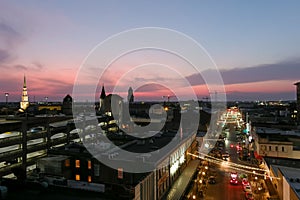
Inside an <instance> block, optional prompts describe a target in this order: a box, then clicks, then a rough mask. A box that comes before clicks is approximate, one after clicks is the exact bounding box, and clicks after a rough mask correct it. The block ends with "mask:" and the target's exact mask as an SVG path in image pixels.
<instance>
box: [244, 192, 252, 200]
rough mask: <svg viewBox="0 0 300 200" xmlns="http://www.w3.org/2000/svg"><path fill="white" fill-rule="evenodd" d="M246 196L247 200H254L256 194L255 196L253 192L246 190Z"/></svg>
mask: <svg viewBox="0 0 300 200" xmlns="http://www.w3.org/2000/svg"><path fill="white" fill-rule="evenodd" d="M245 198H246V199H247V200H254V196H253V194H252V193H251V192H246V193H245Z"/></svg>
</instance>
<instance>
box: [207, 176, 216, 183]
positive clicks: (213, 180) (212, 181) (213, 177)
mask: <svg viewBox="0 0 300 200" xmlns="http://www.w3.org/2000/svg"><path fill="white" fill-rule="evenodd" d="M208 183H209V184H215V183H216V177H215V176H210V177H209V178H208Z"/></svg>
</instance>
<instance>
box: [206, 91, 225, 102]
mask: <svg viewBox="0 0 300 200" xmlns="http://www.w3.org/2000/svg"><path fill="white" fill-rule="evenodd" d="M227 93H228V92H219V91H215V92H209V94H214V95H215V101H217V99H218V98H217V97H218V94H227Z"/></svg>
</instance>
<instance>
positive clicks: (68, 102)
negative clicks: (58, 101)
mask: <svg viewBox="0 0 300 200" xmlns="http://www.w3.org/2000/svg"><path fill="white" fill-rule="evenodd" d="M72 103H73V98H72V97H71V96H70V95H69V94H68V95H67V96H66V97H65V98H64V100H63V105H62V112H63V114H65V115H72Z"/></svg>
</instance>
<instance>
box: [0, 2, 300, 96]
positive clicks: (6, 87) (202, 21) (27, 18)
mask: <svg viewBox="0 0 300 200" xmlns="http://www.w3.org/2000/svg"><path fill="white" fill-rule="evenodd" d="M1 4H2V5H1V8H0V10H1V12H0V13H1V14H0V69H2V70H1V71H2V77H1V80H0V86H1V88H0V92H1V94H2V95H0V101H3V102H4V101H5V100H6V96H5V93H8V94H9V97H8V98H9V101H20V98H21V93H22V82H23V76H24V74H25V75H26V77H27V88H28V95H29V98H30V101H33V99H35V100H36V101H42V100H44V97H47V98H48V99H49V101H61V100H62V99H63V97H65V96H66V95H67V94H72V88H73V84H74V81H75V78H76V73H77V71H78V69H79V67H80V65H81V64H82V63H83V61H84V59H85V58H86V56H87V55H88V54H89V52H90V51H91V50H92V49H93V48H94V47H95V46H96V45H98V44H99V43H100V42H102V41H104V40H105V39H107V38H108V37H110V36H111V35H114V34H117V33H119V32H122V31H126V30H128V29H133V28H140V27H163V28H168V29H173V30H176V31H179V32H182V33H184V34H186V35H188V36H190V37H191V38H193V39H194V40H196V41H197V42H198V43H200V44H201V45H202V46H203V47H204V48H205V49H206V50H207V52H208V53H209V54H210V56H211V58H212V59H213V61H214V62H215V63H216V65H217V66H218V68H219V70H220V73H221V75H222V77H223V80H224V83H225V88H226V91H227V98H228V100H295V99H296V93H295V91H296V89H295V86H294V85H293V84H294V83H295V82H298V81H299V77H298V75H299V74H300V67H299V64H300V59H299V50H300V48H299V45H298V44H299V42H300V41H299V40H300V38H299V33H300V28H299V27H298V26H297V24H298V23H299V21H300V14H298V8H299V7H300V3H299V2H297V1H291V2H289V3H283V2H279V1H274V2H272V3H268V2H259V1H256V2H253V3H251V4H245V3H241V2H238V1H230V3H217V2H196V1H195V2H190V3H189V4H188V3H180V2H172V4H171V3H168V2H159V4H158V2H138V1H131V2H127V3H123V2H108V1H101V2H93V4H88V3H84V2H76V3H74V2H73V3H72V4H71V3H70V2H68V1H63V2H58V1H51V2H39V1H26V2H22V1H3V2H2V3H1ZM87 10H89V12H86V11H87ZM128 10H132V11H133V12H128ZM146 53H147V54H145V52H144V55H142V54H143V52H142V53H141V54H140V55H139V54H137V55H139V59H138V60H139V61H136V60H135V58H134V55H133V56H132V57H130V56H129V58H127V59H123V60H120V61H119V62H116V63H115V65H116V66H119V67H122V68H123V69H126V67H127V66H128V65H132V64H133V63H136V62H143V61H145V60H147V56H148V54H150V55H152V52H146ZM152 56H153V57H155V55H152ZM167 58H169V59H170V58H171V57H167ZM173 62H174V61H173ZM169 64H170V66H173V64H174V63H172V61H169ZM176 64H178V63H176ZM182 66H184V65H182ZM94 70H95V69H94ZM96 70H97V69H96ZM125 71H126V70H125ZM203 73H206V72H205V71H204V72H203ZM146 74H147V76H145V75H144V74H143V76H142V77H138V76H137V77H136V79H137V80H140V81H145V82H151V81H152V82H154V83H155V82H156V81H157V80H158V79H160V80H162V79H163V81H165V82H166V83H169V82H170V83H172V84H173V83H175V82H176V80H174V79H173V78H172V77H159V76H155V74H151V73H150V72H149V73H146ZM183 76H184V77H185V78H186V79H187V80H189V81H190V83H191V85H192V86H193V88H194V90H195V92H196V93H197V95H198V97H199V100H201V99H202V98H204V97H206V96H209V93H208V91H207V88H206V87H205V84H204V82H203V81H202V80H201V78H199V76H197V75H194V74H193V73H192V72H186V73H185V74H183ZM114 78H116V76H115V75H111V76H109V78H107V80H106V81H105V82H102V83H99V87H101V85H102V84H104V85H105V88H106V91H107V92H108V93H111V92H112V90H113V86H114V84H115V81H116V80H114ZM141 79H143V80H141ZM129 87H133V88H134V87H135V86H134V85H122V87H121V88H123V89H124V92H123V93H122V94H121V96H122V97H126V96H127V90H128V88H129ZM151 89H152V90H151ZM153 90H155V91H156V94H155V95H154V94H153ZM182 92H183V93H182V94H183V95H186V96H187V98H188V94H184V88H183V91H182ZM134 93H135V98H136V100H143V98H142V96H144V97H145V98H150V97H153V96H154V99H155V98H156V99H161V97H162V96H163V95H172V93H171V92H170V91H169V90H165V88H163V87H160V86H156V87H154V86H153V87H149V85H145V86H144V87H142V88H139V89H136V90H135V91H134ZM99 94H100V93H99Z"/></svg>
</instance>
